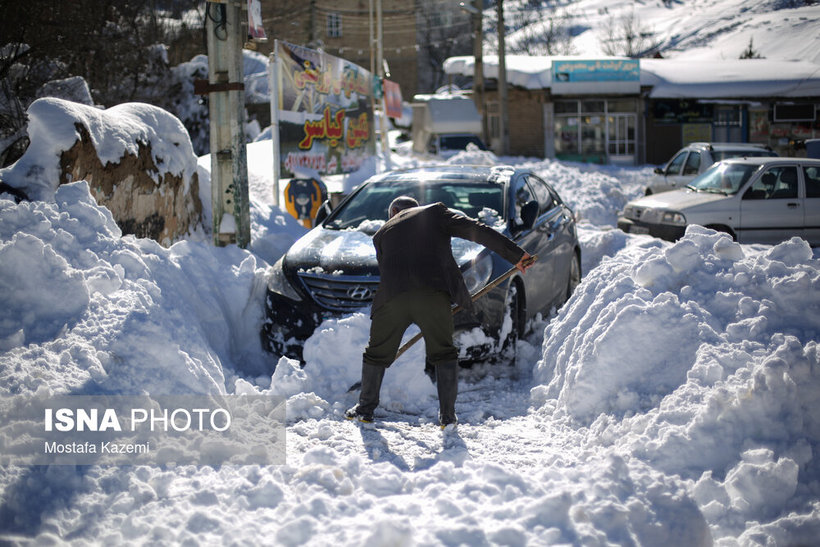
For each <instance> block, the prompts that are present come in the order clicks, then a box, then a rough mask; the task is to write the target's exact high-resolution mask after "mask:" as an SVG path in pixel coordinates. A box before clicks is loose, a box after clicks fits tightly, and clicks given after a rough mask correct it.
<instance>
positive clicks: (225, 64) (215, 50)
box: [197, 1, 251, 248]
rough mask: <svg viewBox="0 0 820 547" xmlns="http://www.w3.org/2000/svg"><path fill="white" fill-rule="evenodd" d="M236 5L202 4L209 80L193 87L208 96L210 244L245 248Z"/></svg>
mask: <svg viewBox="0 0 820 547" xmlns="http://www.w3.org/2000/svg"><path fill="white" fill-rule="evenodd" d="M241 5H242V4H241V3H239V2H236V1H230V2H219V3H217V2H206V3H205V9H206V20H207V23H206V31H207V35H208V81H207V82H202V84H200V85H199V86H198V87H199V91H197V92H198V93H200V92H201V93H205V94H207V95H208V97H209V100H208V108H209V116H210V134H211V140H210V144H211V204H212V210H213V225H212V226H213V233H214V244H215V245H218V246H223V245H229V244H232V243H236V244H237V245H239V246H240V247H242V248H247V247H248V245H249V244H250V240H251V236H250V224H251V223H250V204H249V198H248V162H247V151H246V150H245V132H244V127H245V84H244V75H243V70H242V45H243V44H244V43H245V38H246V37H247V34H248V33H247V29H246V28H243V25H242V21H243V19H242V8H241ZM246 24H247V23H246Z"/></svg>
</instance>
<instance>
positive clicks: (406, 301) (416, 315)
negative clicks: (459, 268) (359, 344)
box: [359, 288, 458, 419]
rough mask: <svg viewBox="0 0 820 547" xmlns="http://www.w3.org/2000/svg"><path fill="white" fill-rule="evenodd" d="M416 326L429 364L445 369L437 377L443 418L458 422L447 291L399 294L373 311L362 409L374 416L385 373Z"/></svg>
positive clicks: (360, 406) (362, 390) (454, 359)
mask: <svg viewBox="0 0 820 547" xmlns="http://www.w3.org/2000/svg"><path fill="white" fill-rule="evenodd" d="M413 323H415V324H416V325H418V327H419V329H420V330H421V334H422V336H423V337H424V344H425V348H426V353H427V360H428V361H430V363H432V364H433V365H434V366H435V367H436V369H437V370H438V369H439V368H441V369H442V370H441V373H437V376H439V377H440V378H439V381H437V382H436V384H437V387H438V391H439V404H440V407H441V416H442V417H443V418H448V419H450V418H452V419H454V418H455V401H456V395H457V390H458V378H457V374H456V372H457V369H456V363H457V360H458V350H457V349H456V347H455V345H454V344H453V312H452V308H451V305H450V296H449V294H447V293H446V292H444V291H440V290H435V289H427V288H421V289H413V290H409V291H406V292H403V293H400V294H397V295H396V296H394V297H393V298H391V299H389V300H388V301H387V302H385V303H384V304H383V305H381V306H379V307H378V308H377V309H375V310H373V314H372V316H371V326H370V341H369V342H368V345H367V348H366V349H365V353H364V357H363V364H362V389H361V392H360V395H359V409H360V410H361V411H362V412H365V413H372V412H373V410H375V408H376V407H377V406H378V404H379V391H380V389H381V383H382V378H383V376H384V369H385V368H387V367H388V366H390V365H391V364H392V363H393V360H394V359H395V358H396V352H397V351H398V350H399V346H400V344H401V340H402V336H403V335H404V332H405V331H406V330H407V328H408V327H409V326H410V325H411V324H413ZM445 369H446V372H445ZM442 379H443V380H444V381H443V382H442V381H441V380H442ZM451 415H452V416H451Z"/></svg>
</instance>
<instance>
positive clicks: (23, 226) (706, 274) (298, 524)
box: [0, 103, 820, 546]
mask: <svg viewBox="0 0 820 547" xmlns="http://www.w3.org/2000/svg"><path fill="white" fill-rule="evenodd" d="M46 106H50V107H51V108H45V107H46ZM57 107H60V108H57ZM66 112H69V113H71V114H72V115H75V116H78V117H80V118H83V117H84V116H90V114H89V113H88V112H85V111H83V110H82V109H79V108H78V107H74V106H70V105H64V104H63V105H61V104H59V103H57V104H54V103H40V105H39V106H38V107H37V108H35V109H34V110H33V113H34V125H35V126H37V127H43V128H48V127H55V128H60V127H63V126H62V125H61V123H62V122H63V121H64V118H63V116H64V115H65V114H66ZM105 113H106V114H105V115H98V116H97V117H95V118H93V119H94V121H95V123H96V125H95V127H96V131H97V133H95V134H96V135H97V137H98V139H99V140H97V141H96V142H100V143H106V146H105V147H104V150H105V153H106V154H110V155H112V156H116V155H117V153H118V152H119V153H121V152H122V151H123V150H126V149H128V147H129V146H132V145H133V141H131V140H130V139H131V138H132V137H129V136H128V135H129V134H131V135H133V134H137V135H142V136H143V138H148V139H150V140H152V143H155V146H154V147H153V149H154V151H155V153H156V154H158V155H159V157H162V158H163V159H164V161H163V165H165V166H166V167H165V168H166V169H167V170H169V172H174V173H176V174H182V175H184V176H186V177H190V176H192V173H194V172H196V173H197V174H198V177H199V185H200V195H201V196H202V197H203V199H204V202H205V203H209V196H210V189H209V175H208V168H209V161H208V158H207V157H205V158H196V157H194V156H193V155H191V154H190V153H185V152H182V151H180V148H184V147H179V146H173V145H167V144H164V143H165V142H166V141H165V140H163V139H161V138H160V137H161V135H151V134H149V133H146V131H147V129H146V128H145V127H143V126H142V124H143V123H146V122H145V120H149V119H150V116H153V115H156V113H155V112H154V111H153V110H150V109H140V108H138V107H133V108H131V109H120V110H114V109H108V110H106V111H105ZM127 125H131V126H132V129H134V128H136V129H135V130H134V131H131V132H123V131H121V129H122V128H123V127H124V126H127ZM147 125H149V126H150V127H157V126H159V127H163V128H166V129H165V131H166V132H172V128H173V127H174V126H173V124H172V123H171V121H170V120H168V121H167V123H166V122H165V121H161V120H160V121H157V120H155V121H154V122H152V123H151V124H147ZM44 134H45V135H50V133H49V132H48V131H46V132H45V133H44ZM61 135H62V134H61V133H60V132H59V131H55V132H54V133H53V136H54V137H55V138H53V139H51V140H50V141H48V142H44V143H42V144H40V145H37V146H34V148H33V149H32V152H31V155H29V156H28V157H27V158H26V159H25V162H26V163H25V164H24V165H25V166H26V170H25V171H24V170H23V169H22V168H20V167H18V168H17V170H15V169H12V170H8V171H4V172H3V173H2V175H3V176H4V177H11V178H14V177H19V178H16V179H14V180H18V181H19V180H23V183H24V184H25V183H26V180H25V179H26V176H27V175H26V173H35V174H37V173H43V172H48V169H52V168H53V167H54V165H55V162H56V161H58V158H59V150H60V149H61V146H62V145H63V141H62V139H61V138H56V137H60V136H61ZM391 159H392V163H393V165H395V166H412V165H419V164H422V163H424V162H425V161H427V160H426V159H424V158H420V157H416V156H412V155H399V154H396V155H394V156H393V157H392V158H391ZM248 160H249V179H250V180H249V186H250V193H251V208H252V211H251V218H252V243H251V246H250V249H248V250H243V249H239V248H237V247H235V246H228V247H224V248H215V247H213V246H212V245H211V244H210V243H209V241H208V238H207V237H206V235H205V234H203V233H194V234H191V235H190V237H188V238H185V239H184V240H181V241H179V242H177V243H175V244H174V245H171V246H170V247H163V246H161V245H159V244H157V243H156V242H154V241H151V240H146V239H138V238H135V237H133V236H123V235H122V233H121V231H120V229H119V228H118V227H117V225H116V223H115V222H114V220H113V218H112V216H111V214H110V212H108V211H107V210H106V209H104V208H102V207H100V206H98V205H97V204H96V202H95V201H94V198H93V196H92V195H91V192H90V191H89V187H88V184H87V183H86V182H84V181H80V182H73V183H70V184H63V185H60V186H59V187H57V185H56V181H52V182H53V184H52V186H51V187H50V188H45V187H43V186H42V185H41V183H42V182H43V181H44V179H43V178H42V177H33V178H32V180H31V184H32V185H34V187H37V188H39V189H40V190H41V191H43V192H44V194H43V195H44V198H43V199H42V200H41V201H33V202H22V203H19V204H17V203H15V202H14V201H13V200H11V199H8V198H9V196H7V195H4V196H0V300H2V301H3V303H4V305H3V306H2V308H0V393H2V394H3V396H4V397H3V399H2V408H0V415H1V416H2V420H0V447H2V449H0V458H2V463H3V465H2V466H1V467H0V540H3V541H10V542H15V543H21V544H26V543H35V542H36V543H50V544H55V545H62V544H71V543H73V544H88V543H92V544H95V543H96V544H121V543H158V544H167V545H176V544H183V543H185V544H225V543H237V544H240V543H243V544H244V543H251V544H268V545H328V544H333V543H335V544H338V545H361V544H364V543H367V544H372V545H383V546H395V545H471V546H472V545H521V546H523V545H558V544H564V545H566V544H571V545H612V544H617V545H659V544H666V545H674V546H677V545H681V546H692V545H725V546H734V545H744V546H745V545H795V544H812V543H815V542H816V538H817V537H820V464H818V459H817V458H818V456H817V454H818V449H819V448H820V446H819V445H820V407H819V406H818V405H817V401H818V400H820V350H818V339H819V338H820V336H818V335H819V334H820V290H818V289H820V252H818V250H816V249H811V248H810V247H809V246H808V245H807V244H806V243H805V242H803V241H802V240H800V239H796V238H795V239H791V240H788V241H784V242H783V243H780V244H778V245H774V246H766V245H738V244H736V243H734V242H732V241H731V239H730V238H729V237H728V236H726V235H725V234H719V233H716V232H712V231H709V230H705V229H702V228H697V227H693V228H690V229H689V231H688V232H687V234H686V236H685V237H684V238H683V239H681V240H680V241H678V242H676V243H669V242H663V241H660V240H656V239H653V238H651V237H649V236H639V235H629V234H625V233H623V232H621V231H619V230H617V229H615V228H614V225H615V220H616V218H617V215H618V212H619V211H620V210H621V209H622V208H623V206H624V205H625V204H626V202H627V201H629V200H630V199H632V198H634V197H637V196H639V195H641V194H642V192H643V186H644V184H645V181H646V179H647V177H649V176H651V171H652V166H638V167H613V166H592V165H583V164H572V163H563V162H557V161H551V160H537V159H532V158H518V157H505V158H497V157H495V156H493V155H492V154H490V153H485V152H477V151H470V152H465V153H462V154H459V155H457V156H455V157H453V158H451V159H450V160H449V161H450V162H452V163H497V162H504V163H511V164H514V165H517V166H519V167H526V168H531V169H533V170H534V171H535V172H536V173H538V174H539V175H540V176H541V177H543V178H544V179H545V180H547V181H548V182H550V183H551V184H553V185H554V186H555V188H556V189H557V191H558V192H559V194H560V195H561V196H562V198H563V199H564V200H565V201H566V202H567V203H568V204H569V205H570V207H572V209H573V210H574V211H575V213H576V217H577V219H578V227H579V238H580V242H581V246H582V259H583V260H582V270H583V274H584V276H583V280H582V283H581V285H580V286H579V287H578V288H577V290H576V293H575V294H574V296H573V297H572V298H571V299H570V301H569V302H568V303H567V304H566V305H565V306H564V307H563V308H562V309H561V310H554V311H552V312H551V313H550V314H548V316H546V317H541V318H539V320H538V321H536V322H535V323H534V324H533V325H532V327H533V328H532V332H531V333H530V334H529V336H527V337H526V339H523V340H521V341H519V345H518V348H517V350H518V352H517V354H518V357H517V359H516V361H515V362H514V363H509V364H501V365H499V366H492V367H490V366H479V367H476V368H474V369H472V370H463V371H462V373H461V377H460V381H459V390H460V396H459V400H458V403H457V406H456V410H457V412H458V414H459V419H460V424H459V426H458V428H457V429H456V430H455V431H446V432H442V431H441V430H440V429H439V428H438V427H437V425H436V409H437V403H436V398H435V389H434V387H433V386H432V385H431V384H430V382H429V380H428V379H427V377H426V376H425V375H424V374H423V370H422V368H423V367H422V365H423V357H422V356H423V346H422V345H421V344H417V345H416V346H414V348H413V349H412V350H411V351H409V352H408V353H407V354H406V355H404V356H403V357H402V358H401V359H400V360H399V361H398V362H396V363H395V364H394V365H393V366H392V367H391V368H390V370H388V371H387V374H386V376H385V384H384V387H383V391H382V402H383V405H382V407H381V408H380V409H379V410H378V411H377V413H376V417H377V423H376V424H375V425H373V426H363V425H360V424H358V423H354V422H349V421H346V420H344V418H343V416H342V413H343V412H344V410H345V409H346V408H348V407H349V406H351V405H352V404H353V403H355V394H351V393H347V388H348V386H349V385H350V384H351V383H353V382H354V381H355V380H357V379H358V376H359V372H360V368H359V367H360V362H361V352H362V350H363V348H364V345H365V343H366V340H367V333H368V327H369V316H368V313H367V310H362V311H360V312H358V313H353V314H350V315H347V316H345V317H342V318H337V319H328V320H326V321H325V322H324V323H323V324H322V325H321V326H320V327H319V328H318V329H317V330H316V332H315V333H314V335H313V337H311V338H310V339H309V340H308V341H307V342H306V344H305V360H306V364H305V366H304V367H300V366H299V365H298V363H296V362H295V361H292V360H288V359H287V358H279V357H278V356H273V355H270V354H268V353H266V352H265V351H264V350H263V349H262V348H261V344H260V342H259V337H258V332H259V327H260V325H261V321H262V320H263V314H264V310H263V298H264V292H265V287H266V283H267V282H268V278H267V270H268V266H269V265H270V264H272V263H273V262H274V261H275V260H276V259H277V258H278V257H279V256H281V254H282V253H283V252H284V251H285V250H286V249H287V248H288V247H289V246H290V244H291V243H293V242H294V241H296V240H297V239H298V238H299V237H301V236H302V235H303V234H304V233H305V229H304V228H303V227H302V226H301V225H299V224H298V223H297V222H296V221H295V219H293V218H292V217H290V216H289V215H287V214H285V213H283V212H281V211H280V210H278V209H277V208H275V207H274V206H273V193H272V192H273V190H272V181H271V171H272V169H271V167H270V161H271V160H270V142H269V141H267V142H266V141H260V142H257V143H253V144H251V145H249V147H248ZM6 180H11V179H6ZM46 182H47V181H46ZM208 214H209V212H208V210H207V207H206V216H207V215H208ZM206 225H207V223H206ZM412 334H413V332H412V331H408V333H407V336H408V337H409V336H411V335H412ZM146 393H147V394H151V395H169V394H173V395H201V394H212V395H220V396H237V397H239V396H259V397H268V398H274V397H278V398H283V399H284V400H285V401H286V412H287V414H286V419H285V428H286V443H285V444H286V455H285V461H284V463H278V464H270V465H262V464H249V465H228V464H226V465H214V466H209V465H187V464H185V465H173V464H168V465H128V466H106V465H51V466H26V465H18V464H16V463H15V462H16V461H17V460H16V459H15V458H16V457H18V456H19V455H20V454H21V453H22V452H24V451H25V449H26V444H27V442H29V440H28V439H27V437H26V435H25V432H27V431H31V429H30V427H31V425H30V424H29V423H27V422H26V420H24V419H22V418H21V417H20V416H19V415H18V414H16V407H15V406H14V405H15V401H19V400H20V399H19V398H20V397H23V398H27V399H32V400H38V401H48V400H49V399H51V398H54V397H56V396H58V395H63V394H74V395H89V396H102V395H109V396H126V395H136V394H146Z"/></svg>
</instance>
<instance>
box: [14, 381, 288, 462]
mask: <svg viewBox="0 0 820 547" xmlns="http://www.w3.org/2000/svg"><path fill="white" fill-rule="evenodd" d="M0 424H2V425H0V439H2V442H3V444H4V449H3V454H2V456H0V464H3V465H9V464H13V465H54V464H57V465H60V464H64V465H91V464H98V465H163V464H169V463H174V464H192V465H221V464H240V465H241V464H259V465H269V464H284V463H285V402H284V399H282V398H277V397H266V396H238V395H191V396H177V395H175V396H158V397H149V396H101V395H100V396H84V395H82V396H81V395H64V396H56V397H38V396H37V395H33V396H31V397H24V396H16V397H10V398H4V399H2V400H0Z"/></svg>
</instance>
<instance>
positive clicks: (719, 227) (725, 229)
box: [706, 224, 737, 241]
mask: <svg viewBox="0 0 820 547" xmlns="http://www.w3.org/2000/svg"><path fill="white" fill-rule="evenodd" d="M706 227H707V228H709V229H710V230H714V231H716V232H722V233H724V234H729V235H730V236H732V241H737V236H736V235H735V233H734V232H733V231H732V229H731V228H729V227H728V226H724V225H722V224H710V225H708V226H706Z"/></svg>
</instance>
